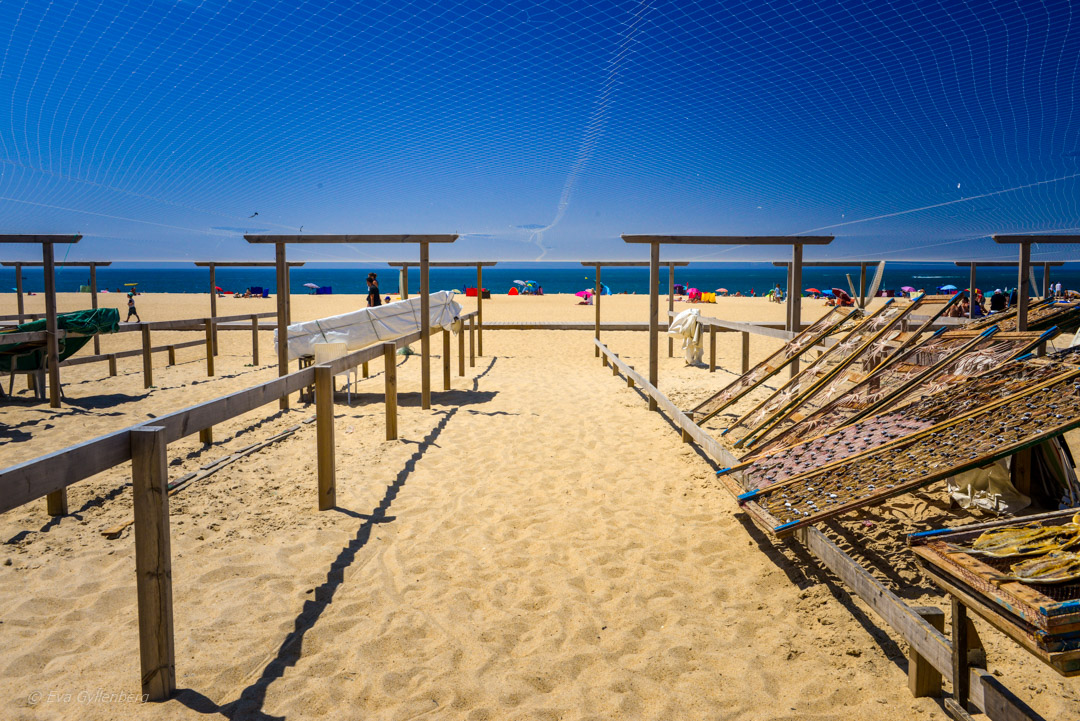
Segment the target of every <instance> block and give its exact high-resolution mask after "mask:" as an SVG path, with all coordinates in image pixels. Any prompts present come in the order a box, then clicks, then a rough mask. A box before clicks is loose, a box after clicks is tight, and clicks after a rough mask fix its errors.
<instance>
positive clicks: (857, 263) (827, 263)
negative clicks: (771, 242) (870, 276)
mask: <svg viewBox="0 0 1080 721" xmlns="http://www.w3.org/2000/svg"><path fill="white" fill-rule="evenodd" d="M883 260H884V259H883ZM883 260H848V261H843V260H812V261H803V264H802V267H804V268H858V269H859V298H858V300H859V307H860V308H865V307H866V269H867V268H869V267H873V266H876V265H878V264H879V263H882V262H883ZM773 265H775V266H786V267H787V269H788V294H789V295H790V294H791V291H792V290H794V291H795V292H797V293H799V295H800V296H801V295H802V292H803V291H802V288H796V287H794V286H792V285H791V267H792V263H791V261H790V260H774V261H773Z"/></svg>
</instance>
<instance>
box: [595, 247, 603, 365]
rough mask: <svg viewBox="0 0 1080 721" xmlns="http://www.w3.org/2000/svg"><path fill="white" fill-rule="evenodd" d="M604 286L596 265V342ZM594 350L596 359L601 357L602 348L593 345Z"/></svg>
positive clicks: (598, 267) (598, 334) (598, 266)
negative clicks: (601, 293)
mask: <svg viewBox="0 0 1080 721" xmlns="http://www.w3.org/2000/svg"><path fill="white" fill-rule="evenodd" d="M602 289H603V286H602V285H601V284H600V264H599V263H597V264H596V291H595V292H594V294H593V303H594V304H595V305H596V322H595V324H594V328H595V330H594V332H593V336H594V337H595V338H596V340H600V291H601V290H602ZM593 350H595V351H596V357H597V358H599V357H600V346H598V345H595V344H594V345H593Z"/></svg>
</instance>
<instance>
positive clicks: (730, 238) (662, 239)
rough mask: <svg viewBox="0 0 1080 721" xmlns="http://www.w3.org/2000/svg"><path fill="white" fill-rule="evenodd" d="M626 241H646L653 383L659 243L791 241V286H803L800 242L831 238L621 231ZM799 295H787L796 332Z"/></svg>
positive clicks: (652, 379) (824, 242)
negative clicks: (648, 233) (635, 233)
mask: <svg viewBox="0 0 1080 721" xmlns="http://www.w3.org/2000/svg"><path fill="white" fill-rule="evenodd" d="M622 239H623V240H624V241H626V242H627V243H646V244H648V245H649V285H650V286H651V287H650V289H649V383H651V384H652V385H653V386H654V387H655V386H656V383H657V380H658V376H659V371H660V364H659V358H658V357H657V352H656V336H657V334H658V332H659V328H658V325H657V315H658V313H659V310H660V295H659V292H658V290H657V285H659V283H660V246H661V245H747V246H751V247H753V246H760V245H790V246H791V273H790V274H789V281H790V287H792V288H801V287H802V262H803V260H802V259H803V246H806V245H828V244H829V243H831V242H832V241H833V236H831V235H753V236H746V235H623V236H622ZM800 300H801V298H800V295H799V294H798V293H791V294H790V295H789V296H788V321H787V327H788V330H789V331H793V332H796V333H797V332H798V329H799V327H800V326H801V325H802V322H801V319H800V317H799V316H800V310H801V308H800V305H799V304H800ZM791 368H792V373H793V374H794V373H795V372H797V370H798V369H797V364H795V363H793V364H792V365H791ZM649 409H650V410H656V400H655V399H654V398H651V397H650V399H649Z"/></svg>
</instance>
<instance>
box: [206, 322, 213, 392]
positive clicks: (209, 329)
mask: <svg viewBox="0 0 1080 721" xmlns="http://www.w3.org/2000/svg"><path fill="white" fill-rule="evenodd" d="M204 325H205V326H206V377H207V378H210V377H212V376H213V375H214V319H213V318H207V319H206V320H205V321H204Z"/></svg>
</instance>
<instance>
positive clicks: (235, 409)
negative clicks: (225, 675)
mask: <svg viewBox="0 0 1080 721" xmlns="http://www.w3.org/2000/svg"><path fill="white" fill-rule="evenodd" d="M475 316H476V314H475V313H468V314H466V315H463V316H461V320H462V321H467V322H468V334H469V349H470V352H469V355H470V366H475V364H476V355H475ZM434 333H442V334H443V357H442V366H443V380H444V388H445V390H450V352H449V351H450V332H449V331H447V330H443V329H441V328H435V329H433V330H432V334H434ZM420 338H421V333H420V332H419V331H417V332H415V333H411V334H409V335H407V336H404V337H401V338H397V339H395V340H393V341H388V342H385V343H379V344H376V345H372V346H368V347H366V348H361V349H359V350H356V351H353V352H352V353H349V354H347V355H345V356H343V357H341V358H337V359H335V360H333V361H329V362H327V363H323V364H321V365H316V366H309V367H307V368H303V369H301V370H298V371H295V372H293V373H289V374H287V375H284V376H281V377H279V378H275V379H273V380H271V381H267V382H265V383H260V384H258V385H256V386H252V387H250V388H245V389H244V390H241V391H237V392H235V393H231V394H229V395H226V396H223V397H221V398H215V399H214V400H210V401H206V402H204V403H200V404H198V405H195V406H191V407H189V408H184V409H182V410H178V411H175V412H173V413H169V414H166V415H163V416H159V417H158V418H155V419H153V420H151V421H146V422H144V423H139V424H136V425H134V426H131V427H128V428H124V429H122V430H118V431H114V432H112V433H109V434H106V435H104V436H100V437H98V438H95V439H93V440H89V441H85V442H83V443H79V444H77V445H75V446H71V447H69V448H65V449H63V450H60V451H56V452H54V453H50V454H48V455H45V456H41V457H40V458H35V459H33V460H30V461H26V462H24V463H20V464H18V465H15V466H11V467H9V468H6V469H3V470H0V513H3V512H5V511H9V510H11V509H13V508H18V507H19V506H22V505H24V504H26V503H30V502H31V501H34V500H36V499H39V498H41V497H43V496H50V498H51V497H52V496H53V495H54V494H58V493H65V492H66V489H67V488H68V486H71V485H74V484H76V483H78V482H80V481H83V480H85V479H87V478H90V477H91V476H94V475H96V474H98V473H101V472H103V471H107V470H109V469H110V468H114V467H116V466H118V465H121V464H123V463H126V462H128V461H131V469H132V488H133V494H134V517H135V565H136V575H137V581H136V583H137V590H138V614H139V644H140V659H141V666H142V688H143V693H145V694H148V695H149V698H150V699H152V700H160V699H163V698H167V697H168V696H169V695H171V694H172V693H173V691H175V690H176V673H175V660H174V658H173V651H172V649H173V626H172V587H171V583H172V581H171V577H172V574H171V560H170V556H169V552H168V548H169V504H168V490H167V485H168V471H167V463H168V458H167V451H168V445H169V443H172V442H174V441H177V440H179V439H181V438H184V437H186V436H189V435H192V434H194V433H200V435H201V437H202V438H203V439H204V440H206V441H208V440H209V439H210V434H209V431H210V429H212V428H213V426H214V425H216V424H219V423H223V422H224V421H227V420H229V419H232V418H235V417H237V416H240V415H243V414H245V413H248V412H250V411H253V410H255V409H257V408H260V407H262V406H265V405H267V404H270V403H273V402H274V401H276V400H278V399H279V398H282V397H284V396H287V395H289V394H292V393H295V392H297V391H300V390H301V389H304V388H307V387H309V386H312V385H313V386H314V387H315V407H316V421H315V423H316V440H317V442H316V456H317V468H318V474H317V475H318V493H317V496H318V507H319V510H326V509H329V508H333V507H334V505H335V503H336V466H335V451H334V393H333V378H334V376H335V375H337V374H339V373H344V372H345V371H347V370H350V369H353V368H356V367H357V366H359V365H361V364H364V363H368V362H371V361H373V360H376V359H378V358H382V359H384V361H385V365H386V368H385V374H384V391H385V407H386V438H387V440H395V439H397V436H398V432H397V361H396V353H397V350H398V348H400V347H402V346H405V345H407V344H409V343H414V342H416V341H418V340H420ZM200 342H201V341H200ZM458 375H459V376H464V375H465V329H464V327H463V328H462V331H461V333H460V334H459V338H458ZM63 505H64V506H66V499H65V502H64V504H63ZM52 507H53V504H50V511H51V509H52Z"/></svg>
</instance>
